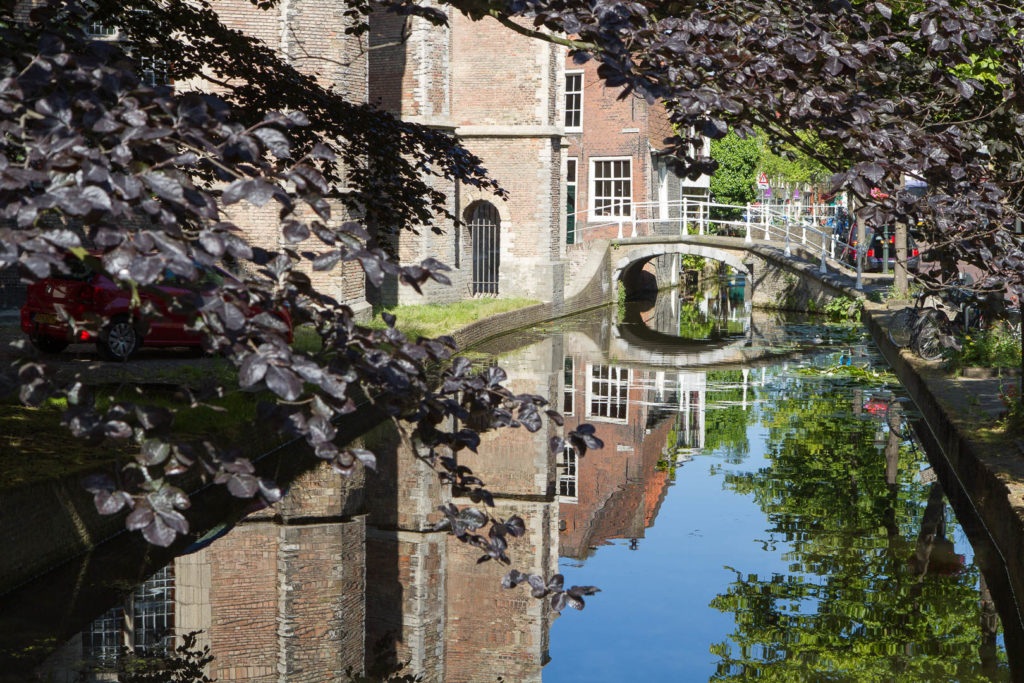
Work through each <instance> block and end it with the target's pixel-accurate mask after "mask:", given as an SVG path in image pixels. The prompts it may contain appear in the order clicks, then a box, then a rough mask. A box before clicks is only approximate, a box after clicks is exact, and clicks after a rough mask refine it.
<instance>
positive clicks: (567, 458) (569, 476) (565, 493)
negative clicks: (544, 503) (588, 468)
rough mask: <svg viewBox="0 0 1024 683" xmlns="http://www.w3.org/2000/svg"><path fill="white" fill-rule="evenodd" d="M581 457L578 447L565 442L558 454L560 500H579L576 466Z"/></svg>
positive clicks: (572, 501)
mask: <svg viewBox="0 0 1024 683" xmlns="http://www.w3.org/2000/svg"><path fill="white" fill-rule="evenodd" d="M578 463H579V459H578V458H577V455H576V449H575V448H573V447H572V446H570V445H569V444H565V447H564V448H563V449H562V452H561V453H559V454H558V502H560V503H575V502H577V501H578V500H579V498H578V497H577V494H576V466H577V465H578Z"/></svg>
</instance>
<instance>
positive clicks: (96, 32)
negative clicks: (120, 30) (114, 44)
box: [85, 21, 117, 38]
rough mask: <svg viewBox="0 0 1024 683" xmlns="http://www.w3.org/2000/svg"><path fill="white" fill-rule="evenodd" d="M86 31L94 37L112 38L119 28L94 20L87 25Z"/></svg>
mask: <svg viewBox="0 0 1024 683" xmlns="http://www.w3.org/2000/svg"><path fill="white" fill-rule="evenodd" d="M85 32H86V33H87V34H88V35H89V36H90V37H92V38H110V37H112V36H116V35H117V28H116V27H114V26H108V25H107V24H103V23H101V22H98V21H94V22H91V23H90V24H89V25H88V26H86V27H85Z"/></svg>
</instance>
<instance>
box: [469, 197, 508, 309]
mask: <svg viewBox="0 0 1024 683" xmlns="http://www.w3.org/2000/svg"><path fill="white" fill-rule="evenodd" d="M500 222H501V219H500V218H499V217H498V210H497V209H496V208H494V205H493V204H490V203H489V202H481V203H479V204H478V205H477V206H476V207H475V208H474V209H473V214H472V216H471V218H470V220H469V235H470V239H471V241H472V243H473V285H472V289H473V294H492V295H497V293H498V266H499V258H500V253H501V235H500V233H499V227H500Z"/></svg>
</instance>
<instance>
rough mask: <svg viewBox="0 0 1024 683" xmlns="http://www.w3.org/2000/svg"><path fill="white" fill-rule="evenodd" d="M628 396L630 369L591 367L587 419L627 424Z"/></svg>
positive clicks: (603, 366) (608, 366) (602, 366)
mask: <svg viewBox="0 0 1024 683" xmlns="http://www.w3.org/2000/svg"><path fill="white" fill-rule="evenodd" d="M628 396H629V368H619V367H615V366H613V365H594V366H591V368H590V381H589V382H588V383H587V417H597V418H604V419H606V420H615V421H621V422H625V421H626V416H627V409H628V407H629V401H628Z"/></svg>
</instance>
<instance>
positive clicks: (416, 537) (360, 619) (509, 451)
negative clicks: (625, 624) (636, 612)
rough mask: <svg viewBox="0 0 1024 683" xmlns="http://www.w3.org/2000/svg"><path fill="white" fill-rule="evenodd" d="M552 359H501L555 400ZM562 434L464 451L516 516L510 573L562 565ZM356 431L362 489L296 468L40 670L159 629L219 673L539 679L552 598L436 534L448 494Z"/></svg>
mask: <svg viewBox="0 0 1024 683" xmlns="http://www.w3.org/2000/svg"><path fill="white" fill-rule="evenodd" d="M562 359H563V352H562V348H561V344H560V342H559V341H558V340H557V339H555V340H548V341H544V342H541V343H539V344H536V345H533V346H531V347H529V348H527V349H525V350H523V351H521V352H518V353H516V354H514V355H512V356H509V357H506V358H505V359H503V361H502V366H503V367H504V368H505V370H506V372H507V373H508V375H509V380H508V381H507V383H506V386H508V387H509V388H511V389H512V390H513V391H515V392H517V393H530V394H537V395H541V396H545V397H553V396H556V395H557V392H558V390H559V388H560V382H561V375H562V371H563V367H562ZM559 433H561V428H558V427H556V426H555V425H554V424H553V423H549V422H545V426H544V428H542V429H541V430H540V431H538V432H536V433H530V432H528V431H527V430H526V429H524V428H519V429H506V430H502V431H500V432H495V433H489V434H484V435H483V439H482V443H481V445H480V447H479V453H478V454H468V453H463V454H460V464H463V465H466V466H468V467H470V468H472V469H473V470H474V471H475V472H478V473H479V475H480V476H481V477H482V478H484V480H485V481H486V483H487V485H488V488H489V490H490V491H491V492H492V493H493V494H494V496H495V507H494V508H491V509H489V510H488V512H489V513H490V514H491V515H493V516H495V517H499V518H503V519H507V518H508V517H510V516H511V515H513V514H517V515H519V516H521V517H522V518H523V520H524V522H525V526H526V535H525V536H523V537H522V538H517V539H513V540H512V543H511V547H510V550H509V556H510V558H511V559H512V562H513V564H512V566H513V567H515V568H517V569H520V570H522V571H526V572H531V573H538V574H542V575H543V576H545V577H550V576H552V575H553V574H555V573H557V571H558V552H559V550H558V510H557V507H556V491H557V490H558V487H559V486H560V482H559V481H558V480H557V477H556V469H555V462H556V456H555V455H554V454H552V453H551V452H550V449H549V447H548V443H549V440H550V438H551V437H552V436H555V435H556V434H559ZM364 439H365V441H366V443H367V445H368V446H371V447H372V448H374V450H375V451H376V452H377V454H378V469H379V476H378V475H371V476H369V477H367V478H366V481H365V484H364V482H363V481H362V477H355V478H353V479H351V480H346V479H343V478H341V477H339V476H337V475H335V474H334V473H333V472H332V471H331V470H330V468H329V467H327V466H326V465H324V466H322V467H320V468H319V469H316V470H314V471H312V472H309V473H307V474H305V475H303V476H302V477H301V478H300V479H299V480H298V481H297V482H295V483H294V484H293V485H292V486H291V487H290V489H289V492H288V495H287V496H286V498H285V499H284V500H282V501H281V502H280V503H278V504H276V505H274V506H272V507H271V508H268V509H265V510H261V511H258V512H256V513H254V514H251V515H249V516H248V517H246V518H245V519H244V520H242V521H241V522H239V523H238V524H236V525H235V526H234V528H231V529H229V530H227V532H226V533H225V534H224V535H223V536H222V537H220V538H217V539H216V540H214V541H213V542H211V543H209V544H208V545H206V546H205V547H202V548H199V549H198V550H196V551H195V552H193V553H191V554H189V555H184V556H181V557H178V558H177V559H175V560H174V561H173V563H172V564H171V565H169V566H168V567H166V568H165V569H163V570H161V571H160V572H158V573H157V574H156V575H155V576H154V577H153V578H151V579H150V580H149V581H147V582H146V583H145V584H143V586H142V587H141V588H139V589H137V590H136V591H135V593H134V594H133V596H132V597H130V599H129V600H127V601H126V602H125V604H124V605H123V606H120V605H119V606H118V607H117V608H116V609H115V610H111V611H110V612H108V613H106V614H104V615H102V616H101V617H100V618H99V619H97V620H96V621H94V622H93V624H92V625H91V626H90V627H89V628H88V629H87V630H86V631H85V632H84V633H83V634H80V635H78V636H76V637H75V638H74V639H73V640H72V641H71V642H69V643H67V644H66V645H65V646H64V647H63V648H62V649H61V650H60V651H59V652H58V653H56V654H55V655H54V656H53V657H51V659H50V661H49V662H48V663H47V665H46V667H45V670H46V671H47V672H49V673H52V674H53V678H54V679H55V680H61V681H73V680H75V670H76V668H80V665H81V663H82V662H83V661H84V660H87V659H91V660H93V662H94V663H97V664H106V665H108V666H105V667H104V668H106V669H107V670H108V671H112V665H113V664H114V663H115V662H114V659H115V657H116V652H117V651H118V649H119V648H120V646H121V645H129V646H134V648H135V652H136V653H138V654H142V652H143V650H144V648H147V647H151V646H152V644H155V643H156V642H157V640H159V639H160V638H163V637H164V636H165V635H168V634H169V635H170V636H173V635H175V634H179V635H180V634H184V633H188V632H191V631H201V632H202V633H201V634H200V637H199V646H200V647H202V646H209V647H210V650H211V654H212V655H213V656H214V658H215V659H214V661H213V662H212V663H211V664H210V665H209V666H208V672H209V675H210V676H211V677H214V678H216V679H217V680H220V681H253V682H269V681H280V680H287V681H289V682H292V681H331V682H333V681H339V680H341V681H343V680H346V677H345V672H346V670H347V669H348V668H349V667H351V669H352V670H353V671H354V672H356V673H359V672H361V671H363V670H364V669H366V670H373V669H374V667H375V666H376V665H377V664H378V663H383V664H385V669H384V670H387V665H388V663H389V662H390V664H391V665H392V668H391V669H390V670H391V672H392V673H393V672H394V665H398V664H401V665H405V668H404V669H403V671H404V672H410V673H414V674H418V675H422V677H423V678H422V680H423V681H426V682H430V681H435V682H440V681H453V682H458V681H467V682H468V681H494V680H496V679H497V677H499V676H500V677H503V678H504V679H505V680H509V681H540V679H541V670H542V668H543V666H544V664H545V663H546V662H547V658H548V655H547V652H548V638H549V635H548V634H549V631H550V625H551V622H552V621H553V620H554V618H555V617H556V616H557V615H556V613H553V612H552V611H551V609H550V602H549V601H547V600H536V599H533V598H531V597H530V595H529V592H528V589H527V588H526V587H523V586H520V587H518V588H516V589H513V590H507V589H504V588H502V587H501V578H502V576H503V575H504V574H505V573H506V572H507V571H508V569H509V567H507V566H504V565H500V564H498V563H496V562H493V561H491V562H488V563H486V564H482V565H481V564H478V563H477V561H478V559H479V558H480V556H481V551H480V550H479V549H478V548H476V547H473V546H470V545H468V544H464V543H460V542H459V541H458V540H456V539H455V538H454V537H452V536H449V535H447V534H446V533H444V532H438V531H433V530H432V527H433V525H434V523H435V522H436V521H437V520H438V517H439V513H438V512H437V506H438V504H440V503H443V502H447V500H449V499H450V494H449V493H448V492H447V490H446V489H445V488H443V487H442V486H441V485H440V484H439V483H438V477H437V475H436V473H434V472H433V471H432V470H431V469H430V468H429V467H428V466H426V465H425V464H424V463H423V462H421V461H420V460H418V459H417V458H415V457H414V455H413V453H411V452H410V451H409V450H408V448H406V447H405V446H404V445H403V442H402V441H401V439H399V438H398V437H397V436H396V435H395V434H394V433H393V432H390V431H388V430H385V429H381V430H379V431H376V432H374V433H371V434H368V435H366V436H365V437H364ZM454 502H455V503H456V504H457V505H459V506H460V507H461V506H467V505H476V504H475V503H473V502H472V501H470V500H468V499H456V500H455V501H454ZM129 585H130V584H129ZM132 615H134V617H135V621H134V626H133V625H132V622H131V621H130V619H129V617H130V616H132ZM376 670H377V671H381V669H376ZM58 674H60V675H62V676H64V677H63V678H61V677H60V676H58ZM103 676H104V677H103V678H100V679H98V680H116V678H115V677H114V675H113V674H112V673H105V674H103Z"/></svg>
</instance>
